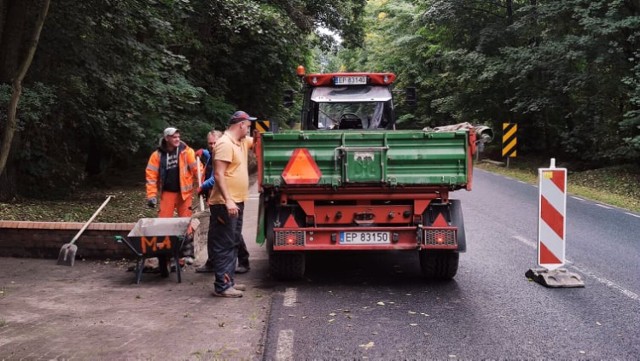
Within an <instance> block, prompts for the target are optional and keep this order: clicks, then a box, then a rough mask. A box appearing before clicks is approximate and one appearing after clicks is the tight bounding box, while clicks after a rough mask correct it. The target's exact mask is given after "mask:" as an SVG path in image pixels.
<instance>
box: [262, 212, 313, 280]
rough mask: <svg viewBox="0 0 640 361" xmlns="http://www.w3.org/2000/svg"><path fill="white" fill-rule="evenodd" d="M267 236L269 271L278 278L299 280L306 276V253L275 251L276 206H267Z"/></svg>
mask: <svg viewBox="0 0 640 361" xmlns="http://www.w3.org/2000/svg"><path fill="white" fill-rule="evenodd" d="M265 208H266V209H265V219H266V222H265V238H266V242H267V254H268V256H269V273H271V276H272V277H273V278H275V279H277V280H282V281H285V280H299V279H302V278H303V277H304V272H305V264H306V257H305V255H304V253H296V252H275V251H274V250H273V241H274V238H275V234H274V232H273V222H274V220H275V216H276V214H275V213H276V212H275V211H274V209H275V207H265Z"/></svg>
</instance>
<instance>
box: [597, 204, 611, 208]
mask: <svg viewBox="0 0 640 361" xmlns="http://www.w3.org/2000/svg"><path fill="white" fill-rule="evenodd" d="M596 206H598V207H601V208H604V209H613V208H611V207H607V206H605V205H604V204H599V203H596Z"/></svg>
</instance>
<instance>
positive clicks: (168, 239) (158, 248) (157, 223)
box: [115, 217, 200, 284]
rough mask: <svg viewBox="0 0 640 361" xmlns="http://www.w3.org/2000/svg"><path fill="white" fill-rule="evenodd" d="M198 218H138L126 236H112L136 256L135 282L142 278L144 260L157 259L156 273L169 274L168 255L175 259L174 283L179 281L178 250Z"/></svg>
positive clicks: (180, 280) (192, 229)
mask: <svg viewBox="0 0 640 361" xmlns="http://www.w3.org/2000/svg"><path fill="white" fill-rule="evenodd" d="M199 224H200V221H198V220H197V219H195V218H190V217H178V218H141V219H139V220H138V222H137V223H136V225H135V226H134V227H133V229H132V230H131V232H129V234H128V235H127V236H126V237H123V236H116V237H115V239H116V242H118V243H121V244H124V245H126V246H127V247H128V248H129V249H130V250H131V251H132V252H133V254H134V255H135V256H136V266H135V268H134V271H135V275H136V284H138V283H140V280H141V279H142V271H143V269H144V260H145V259H147V258H153V257H157V258H158V263H159V265H160V275H161V276H162V277H169V262H168V261H169V258H171V257H173V259H174V261H175V262H176V275H177V278H178V283H180V282H182V276H181V274H180V271H181V269H180V268H181V267H180V265H179V264H178V260H179V258H180V250H181V249H182V246H183V245H184V244H185V243H186V242H187V240H188V239H189V237H191V238H193V235H194V232H195V230H196V228H198V225H199Z"/></svg>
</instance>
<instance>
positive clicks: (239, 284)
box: [233, 283, 247, 292]
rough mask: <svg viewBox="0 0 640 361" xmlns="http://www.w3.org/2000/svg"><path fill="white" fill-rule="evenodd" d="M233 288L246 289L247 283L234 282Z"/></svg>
mask: <svg viewBox="0 0 640 361" xmlns="http://www.w3.org/2000/svg"><path fill="white" fill-rule="evenodd" d="M233 288H235V289H236V290H238V291H243V292H244V291H246V290H247V285H245V284H242V283H236V284H234V285H233Z"/></svg>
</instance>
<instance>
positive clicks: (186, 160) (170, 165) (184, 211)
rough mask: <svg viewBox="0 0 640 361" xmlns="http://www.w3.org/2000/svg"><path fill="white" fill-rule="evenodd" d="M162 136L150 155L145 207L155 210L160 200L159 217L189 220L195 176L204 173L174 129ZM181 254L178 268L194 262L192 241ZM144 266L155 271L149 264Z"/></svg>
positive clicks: (177, 131) (169, 129)
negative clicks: (175, 214)
mask: <svg viewBox="0 0 640 361" xmlns="http://www.w3.org/2000/svg"><path fill="white" fill-rule="evenodd" d="M162 135H163V137H162V139H161V140H160V144H159V146H158V149H156V150H155V151H154V152H153V153H151V156H150V157H149V162H148V163H147V169H146V171H145V175H146V180H147V183H146V188H147V205H148V206H149V207H151V208H155V207H156V205H158V198H159V199H160V202H159V203H160V207H159V208H158V217H160V218H171V217H173V215H174V212H176V211H177V213H178V217H191V215H192V210H191V204H192V201H193V192H194V191H195V190H196V189H197V187H198V175H199V174H203V173H204V172H203V169H202V168H203V167H202V164H200V162H198V161H197V160H196V155H195V151H194V150H193V149H192V148H191V147H189V146H188V145H187V144H186V143H185V142H183V141H181V140H180V131H179V130H178V129H177V128H174V127H169V128H166V129H165V130H164V132H163V134H162ZM198 168H200V169H198ZM182 255H183V258H182V259H181V260H180V264H181V266H182V265H184V264H185V263H187V264H192V263H193V258H194V256H195V255H194V249H193V242H189V243H187V244H185V245H183V248H182ZM145 263H146V267H150V268H155V267H154V266H152V265H151V264H152V263H151V264H149V263H147V262H145ZM146 267H145V268H146ZM172 267H175V265H174V266H172Z"/></svg>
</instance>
